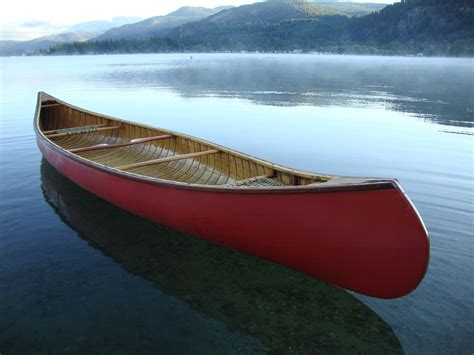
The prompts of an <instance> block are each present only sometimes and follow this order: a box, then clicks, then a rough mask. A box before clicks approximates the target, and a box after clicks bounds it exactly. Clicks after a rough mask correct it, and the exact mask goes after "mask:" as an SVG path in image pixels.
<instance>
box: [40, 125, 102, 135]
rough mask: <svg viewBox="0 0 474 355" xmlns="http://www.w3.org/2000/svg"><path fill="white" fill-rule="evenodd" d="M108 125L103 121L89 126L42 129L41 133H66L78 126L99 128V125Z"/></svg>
mask: <svg viewBox="0 0 474 355" xmlns="http://www.w3.org/2000/svg"><path fill="white" fill-rule="evenodd" d="M106 126H108V124H107V123H104V124H96V125H90V126H82V127H70V128H58V129H53V130H51V131H43V134H46V135H48V134H53V133H63V132H64V133H67V132H68V131H73V130H77V129H79V128H86V127H87V128H91V129H92V128H101V127H106Z"/></svg>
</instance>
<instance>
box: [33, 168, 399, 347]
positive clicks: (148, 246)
mask: <svg viewBox="0 0 474 355" xmlns="http://www.w3.org/2000/svg"><path fill="white" fill-rule="evenodd" d="M41 181H42V188H43V193H44V197H45V200H46V201H47V202H48V203H49V204H50V205H51V207H52V208H53V209H54V210H55V212H56V213H57V214H58V216H59V217H60V218H61V219H62V220H63V221H64V223H66V224H67V225H69V226H70V227H71V228H72V229H74V230H75V231H77V233H78V235H79V236H80V237H81V238H83V239H84V240H86V241H87V242H88V243H89V244H90V245H91V246H93V247H94V248H97V249H98V250H100V251H101V252H102V253H104V254H105V255H107V256H109V257H111V258H112V259H114V260H115V261H116V262H118V263H119V264H120V265H121V266H122V267H123V268H125V269H126V270H128V271H129V272H131V273H133V274H135V275H138V276H140V277H143V278H146V279H148V280H150V281H152V282H153V283H154V285H155V286H156V287H157V288H159V289H160V290H161V291H162V292H164V293H167V294H169V295H172V296H174V297H176V298H178V299H180V300H182V301H184V302H186V303H188V304H189V305H191V306H192V307H193V308H195V309H197V310H198V311H200V312H202V313H203V314H205V315H206V316H207V317H209V318H212V319H216V320H219V321H222V322H224V323H225V324H226V325H227V326H228V327H229V329H230V330H234V331H238V332H241V333H245V334H249V335H251V336H254V337H257V338H259V339H260V340H261V341H262V342H263V343H264V344H265V345H266V346H267V347H268V348H269V349H271V350H273V351H276V352H280V353H292V352H294V353H317V352H331V353H332V352H342V353H348V352H363V353H387V352H390V353H392V352H395V353H398V352H401V348H400V344H399V342H398V340H397V339H396V338H395V336H394V335H393V332H392V331H391V329H390V328H389V327H388V325H387V324H386V323H384V322H383V321H382V320H381V319H380V318H379V317H378V316H377V315H376V314H375V313H374V312H372V311H371V310H370V309H368V308H367V307H366V306H364V305H363V304H362V303H361V302H360V301H358V300H356V299H355V298H354V297H352V296H351V295H350V294H349V293H347V292H345V291H344V290H341V289H338V288H335V287H332V286H328V285H326V284H325V283H323V282H319V281H316V280H314V279H311V278H308V277H305V276H304V275H302V274H300V273H297V272H294V271H292V270H289V269H286V268H284V267H280V266H278V265H275V264H273V263H270V262H266V261H263V260H260V259H256V258H253V257H250V256H247V255H243V254H240V253H237V252H234V251H231V250H229V249H226V248H223V247H220V246H216V245H211V244H209V243H207V242H205V241H203V240H199V239H196V238H192V237H189V236H186V235H183V234H181V233H178V232H175V231H172V230H169V229H168V228H165V227H161V226H158V225H154V224H152V223H149V222H147V221H145V220H143V219H141V218H139V217H135V216H132V215H130V214H128V213H127V212H125V211H123V210H120V209H118V208H116V207H114V206H112V205H110V204H108V203H107V202H104V201H103V200H100V199H98V198H97V197H95V196H93V195H92V194H89V193H87V192H86V191H84V190H82V189H81V188H79V187H78V186H76V185H75V184H73V183H71V182H70V181H69V180H67V179H66V178H64V177H63V176H61V175H60V174H59V173H58V172H57V171H56V170H54V168H52V167H51V166H50V165H49V164H48V163H47V162H46V161H44V160H43V161H42V164H41ZM289 347H290V348H289Z"/></svg>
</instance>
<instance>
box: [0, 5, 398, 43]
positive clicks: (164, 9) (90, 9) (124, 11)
mask: <svg viewBox="0 0 474 355" xmlns="http://www.w3.org/2000/svg"><path fill="white" fill-rule="evenodd" d="M348 1H350V0H348ZM254 2H256V0H250V1H249V0H173V1H163V0H157V1H156V0H155V1H150V0H133V1H130V0H114V1H113V3H112V2H109V1H100V0H80V1H74V0H69V1H68V0H40V1H38V0H14V1H5V2H3V4H2V6H1V9H2V11H1V12H0V32H1V36H0V39H22V40H26V39H32V38H35V37H39V36H40V35H44V34H49V33H43V32H48V31H49V32H51V33H58V31H59V32H60V30H61V26H62V25H73V24H76V23H80V22H86V21H91V20H107V19H111V18H113V17H118V16H137V17H143V18H147V17H152V16H159V15H166V14H168V13H170V12H172V11H174V10H177V9H178V8H180V7H182V6H204V7H212V8H213V7H217V6H223V5H234V6H239V5H244V4H250V3H254ZM355 2H374V3H375V2H377V3H385V4H390V3H393V2H394V0H357V1H355ZM33 20H34V21H42V22H48V23H51V24H54V26H52V28H49V29H44V28H43V29H41V28H40V27H37V28H34V27H33V26H29V27H28V26H23V24H24V23H28V22H30V21H33ZM22 27H23V28H22ZM15 36H16V37H17V38H14V37H15Z"/></svg>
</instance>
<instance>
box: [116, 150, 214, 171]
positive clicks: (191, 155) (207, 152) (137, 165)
mask: <svg viewBox="0 0 474 355" xmlns="http://www.w3.org/2000/svg"><path fill="white" fill-rule="evenodd" d="M219 152H220V150H217V149H210V150H205V151H203V152H196V153H189V154H180V155H173V156H171V157H166V158H160V159H154V160H148V161H144V162H141V163H135V164H130V165H124V166H119V167H116V168H115V169H120V170H129V169H134V168H141V167H142V166H147V165H154V164H160V163H167V162H169V161H175V160H181V159H189V158H195V157H200V156H203V155H210V154H217V153H219Z"/></svg>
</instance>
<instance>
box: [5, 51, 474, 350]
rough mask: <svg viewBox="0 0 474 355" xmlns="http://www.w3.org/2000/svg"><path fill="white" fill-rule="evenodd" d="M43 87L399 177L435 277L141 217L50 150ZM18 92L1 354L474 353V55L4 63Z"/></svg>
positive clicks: (337, 167) (159, 121) (222, 137)
mask: <svg viewBox="0 0 474 355" xmlns="http://www.w3.org/2000/svg"><path fill="white" fill-rule="evenodd" d="M38 91H45V92H47V93H49V94H51V95H53V96H56V97H58V98H60V99H62V100H64V101H66V102H69V103H72V104H74V105H76V106H80V107H84V108H87V109H89V110H92V111H97V112H100V113H104V114H107V115H111V116H116V117H120V118H125V119H130V120H134V121H138V122H143V123H147V124H151V125H154V126H158V127H163V128H167V129H172V130H176V131H181V132H184V133H187V134H190V135H194V136H198V137H201V138H204V139H207V140H210V141H212V142H215V143H218V144H221V145H224V146H228V147H231V148H234V149H237V150H239V151H242V152H245V153H248V154H250V155H253V156H257V157H260V158H263V159H266V160H270V161H273V162H277V163H280V164H282V165H286V166H290V167H293V168H297V169H301V170H310V171H315V172H321V173H328V174H335V175H350V176H371V177H393V178H397V179H399V180H400V182H401V184H402V186H403V187H404V189H405V190H406V192H407V193H408V195H409V196H410V197H411V199H412V200H413V202H414V203H415V205H416V206H417V208H418V210H419V212H420V214H421V216H422V218H423V220H424V221H425V223H426V226H427V229H428V231H429V234H430V239H431V259H430V265H429V269H428V272H427V274H426V276H425V278H424V280H423V281H422V283H421V285H420V286H419V287H418V288H417V289H416V290H415V291H414V292H413V293H411V294H410V295H408V296H405V297H403V298H400V299H396V300H379V299H374V298H370V297H365V296H361V295H357V294H355V293H352V292H347V291H344V290H340V289H337V288H335V287H332V286H329V285H326V284H324V283H323V282H320V281H318V280H313V279H309V278H307V277H305V276H303V275H300V274H299V273H296V272H293V271H291V270H288V269H286V268H283V267H280V266H277V265H274V264H272V263H269V262H266V261H262V260H258V259H255V258H252V257H249V256H246V255H242V254H239V253H236V252H233V251H230V250H227V249H225V248H222V247H219V246H215V245H212V244H209V243H207V242H204V241H201V240H198V239H195V238H192V237H190V236H185V235H183V234H181V233H178V232H175V231H173V230H170V229H168V228H166V227H163V226H157V225H153V224H151V223H149V222H147V221H144V220H142V219H141V218H139V217H135V216H132V215H130V214H128V213H126V212H124V211H121V210H120V209H118V208H116V207H114V206H111V205H109V204H108V203H106V202H104V201H102V200H100V199H98V198H96V197H95V196H92V195H91V194H89V193H87V192H85V191H83V190H82V189H80V188H78V187H77V186H75V185H74V184H72V183H71V182H70V181H68V180H67V179H65V178H63V177H62V176H60V175H59V174H58V173H57V172H56V171H55V170H54V169H53V168H52V167H51V166H50V165H49V164H48V163H47V162H46V161H44V160H42V157H41V154H40V152H39V150H38V149H37V147H36V143H35V137H34V132H33V125H32V123H33V114H34V109H35V103H36V94H37V92H38ZM0 95H1V96H0V105H1V121H0V138H1V139H0V182H1V184H0V260H1V266H0V353H2V354H3V353H5V354H10V353H26V352H30V353H31V352H35V353H50V352H55V353H63V352H64V353H68V352H69V353H84V352H87V353H91V352H97V353H112V352H113V353H130V352H140V353H143V352H157V351H161V352H171V353H190V352H192V353H203V354H204V353H210V352H215V353H226V354H227V353H229V354H234V353H265V352H268V351H274V352H280V353H314V351H316V350H320V351H323V352H350V351H360V352H371V353H380V352H381V351H383V352H394V353H395V352H399V351H400V350H401V349H403V351H405V352H406V353H410V354H419V353H440V354H441V353H457V354H472V353H473V351H474V337H473V331H472V330H473V329H474V277H473V274H474V261H473V251H474V230H473V220H474V211H473V209H474V207H473V206H474V182H473V181H474V179H473V178H474V176H473V175H474V172H473V167H474V164H473V155H474V151H473V149H474V148H473V147H474V146H473V135H474V129H473V127H474V64H473V61H472V59H445V58H408V57H407V58H399V57H364V56H329V55H312V54H308V55H283V54H278V55H277V54H275V55H263V54H167V55H113V56H83V57H18V58H1V93H0Z"/></svg>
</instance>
